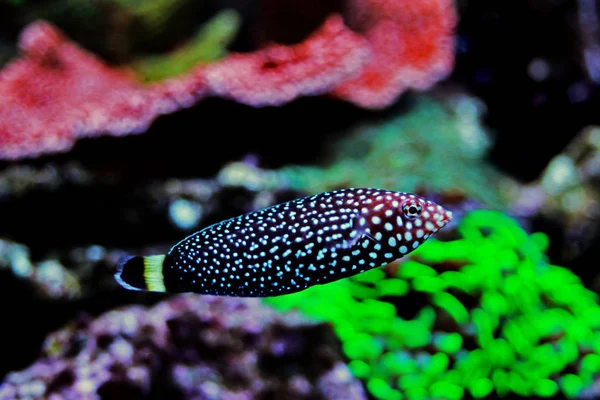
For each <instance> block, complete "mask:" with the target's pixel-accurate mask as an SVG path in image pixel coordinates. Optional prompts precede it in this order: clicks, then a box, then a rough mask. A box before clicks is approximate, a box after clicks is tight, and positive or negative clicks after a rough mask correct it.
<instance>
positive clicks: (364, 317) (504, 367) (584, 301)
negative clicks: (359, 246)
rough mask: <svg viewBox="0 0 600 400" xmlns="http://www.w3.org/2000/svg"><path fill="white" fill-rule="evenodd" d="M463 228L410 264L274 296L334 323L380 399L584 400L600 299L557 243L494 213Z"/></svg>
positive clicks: (592, 372) (353, 364)
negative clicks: (552, 245)
mask: <svg viewBox="0 0 600 400" xmlns="http://www.w3.org/2000/svg"><path fill="white" fill-rule="evenodd" d="M456 233H457V237H456V238H455V239H454V240H449V241H441V240H437V239H433V240H430V241H429V242H428V243H427V244H426V245H424V246H422V247H421V248H419V249H418V250H417V251H415V252H414V253H413V256H412V257H410V259H408V260H407V261H404V262H402V263H401V264H400V265H398V266H389V267H387V268H385V269H376V270H372V271H369V272H366V273H363V274H361V275H358V276H356V277H354V278H351V279H346V280H342V281H338V282H335V283H331V284H329V285H326V286H316V287H313V288H311V289H309V290H306V291H304V292H300V293H296V294H292V295H288V296H282V297H277V298H273V299H269V300H265V301H267V302H268V303H269V304H271V305H272V306H274V307H276V308H278V309H280V310H288V309H293V308H297V309H299V310H301V311H302V312H304V313H305V314H307V315H309V316H311V317H313V318H315V319H317V320H325V321H330V322H331V323H332V325H333V326H334V328H335V330H336V332H337V334H338V336H339V338H340V340H341V343H342V349H343V351H344V353H345V355H346V356H347V357H348V359H349V360H350V362H349V367H350V369H351V370H352V371H353V373H354V374H355V375H356V376H357V377H359V378H361V379H363V380H364V382H365V384H366V387H367V389H368V390H369V392H370V393H371V394H372V395H373V396H374V397H375V398H379V399H406V398H408V399H426V398H445V399H460V398H462V397H463V396H465V395H467V394H468V395H469V396H471V397H473V398H484V397H486V396H488V395H491V394H493V393H494V392H495V393H496V394H497V395H509V394H512V395H520V396H540V397H552V396H555V395H557V394H559V393H562V395H564V396H565V397H574V396H576V395H577V394H579V393H580V392H581V390H582V389H584V388H586V387H588V386H590V385H591V383H592V380H593V378H594V377H595V376H596V375H597V373H598V372H600V306H599V305H598V299H597V296H596V295H595V294H594V293H593V292H591V291H589V290H587V289H585V288H584V287H583V286H582V284H581V282H580V280H579V279H578V277H577V276H575V275H574V274H573V273H572V272H571V271H569V270H567V269H565V268H562V267H559V266H555V265H551V264H549V263H548V260H547V257H546V254H545V250H546V248H547V246H548V239H547V237H546V236H545V235H543V234H541V233H534V234H528V233H527V232H525V231H524V230H523V229H521V227H520V226H519V225H518V223H517V222H516V221H515V220H513V219H511V218H509V217H507V216H505V215H503V214H502V213H499V212H496V211H483V210H477V211H472V212H469V213H467V214H466V215H465V217H464V218H463V219H462V220H461V221H460V224H459V226H458V228H457V231H456ZM409 296H417V297H409ZM415 298H419V299H421V300H422V301H420V302H418V304H414V303H415V301H414V299H415ZM411 299H412V300H411ZM415 307H416V309H415V310H413V312H412V315H406V314H407V313H406V310H407V309H414V308H415Z"/></svg>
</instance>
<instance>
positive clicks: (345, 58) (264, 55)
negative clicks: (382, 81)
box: [204, 14, 370, 106]
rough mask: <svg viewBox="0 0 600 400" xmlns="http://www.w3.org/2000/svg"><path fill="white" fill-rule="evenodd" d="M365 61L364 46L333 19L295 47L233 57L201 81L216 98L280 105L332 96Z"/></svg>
mask: <svg viewBox="0 0 600 400" xmlns="http://www.w3.org/2000/svg"><path fill="white" fill-rule="evenodd" d="M369 55H370V52H369V47H368V43H367V41H366V40H365V39H364V38H362V37H361V36H359V35H358V34H356V33H354V32H352V31H351V30H349V29H348V28H346V26H345V25H344V23H343V22H342V18H341V17H340V16H339V15H336V14H334V15H332V16H330V17H329V18H328V19H327V20H326V21H325V23H324V24H323V26H322V27H321V28H320V29H319V30H318V31H316V32H315V33H314V34H313V35H312V36H311V37H310V38H309V39H307V40H306V41H304V42H302V43H300V44H298V45H294V46H284V45H276V46H270V47H268V48H265V49H262V50H259V51H257V52H254V53H252V54H234V55H231V56H229V57H228V58H226V59H225V60H223V61H221V62H217V63H215V64H213V65H211V66H208V67H207V68H206V69H205V71H204V75H205V77H206V80H207V84H208V87H209V88H210V90H211V92H212V93H214V94H216V95H217V96H220V97H227V98H232V99H235V100H236V101H239V102H241V103H245V104H249V105H252V106H265V105H280V104H284V103H287V102H289V101H291V100H293V99H295V98H297V97H299V96H304V95H318V94H323V93H326V92H328V91H330V90H331V89H333V88H334V87H335V86H337V85H339V84H340V83H342V82H343V81H344V80H346V79H348V78H349V77H350V75H353V74H356V73H357V72H358V71H360V70H361V68H362V67H363V65H365V64H366V62H367V61H368V57H369Z"/></svg>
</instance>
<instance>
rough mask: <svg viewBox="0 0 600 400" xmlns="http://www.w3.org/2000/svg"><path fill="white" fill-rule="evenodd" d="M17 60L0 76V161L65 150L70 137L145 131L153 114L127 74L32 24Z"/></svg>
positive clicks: (40, 24) (47, 26)
mask: <svg viewBox="0 0 600 400" xmlns="http://www.w3.org/2000/svg"><path fill="white" fill-rule="evenodd" d="M19 46H20V48H21V51H22V52H23V57H22V58H20V59H18V60H16V61H13V62H12V63H10V64H9V65H7V66H6V67H5V68H4V69H3V70H2V71H1V72H0V99H1V100H0V104H1V106H0V158H8V159H11V158H18V157H23V156H27V155H34V154H40V153H48V152H58V151H66V150H68V149H69V148H70V147H71V146H72V144H73V141H74V139H75V138H76V137H78V136H91V135H97V134H100V133H102V132H110V133H111V134H114V135H120V134H127V133H131V132H136V131H137V132H139V131H143V130H145V129H146V127H147V125H148V124H149V123H150V121H151V120H152V118H153V117H154V112H155V111H154V110H153V108H152V107H148V106H147V104H146V92H145V90H144V89H143V88H142V86H141V85H140V84H138V83H137V82H136V81H135V80H134V79H133V78H132V76H131V75H130V74H128V73H125V72H124V71H120V70H117V69H112V68H109V67H107V66H106V65H104V64H103V63H102V62H101V61H99V60H97V59H96V58H95V57H93V56H92V55H90V54H89V53H87V52H85V51H83V50H81V49H80V48H79V47H77V46H75V45H74V44H72V43H70V42H68V41H67V40H65V38H64V37H62V35H60V33H59V32H58V31H57V30H56V29H55V28H54V27H53V26H52V25H50V24H48V23H45V22H37V23H34V24H32V25H30V26H29V27H28V28H27V29H26V30H25V31H24V32H23V34H22V35H21V39H20V43H19Z"/></svg>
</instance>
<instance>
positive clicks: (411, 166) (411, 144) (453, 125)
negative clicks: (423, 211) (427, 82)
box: [280, 95, 512, 208]
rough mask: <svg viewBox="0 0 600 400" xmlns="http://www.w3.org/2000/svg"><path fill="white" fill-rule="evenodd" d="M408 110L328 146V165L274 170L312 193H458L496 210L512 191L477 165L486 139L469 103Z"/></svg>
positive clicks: (443, 102)
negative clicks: (365, 189) (348, 189)
mask: <svg viewBox="0 0 600 400" xmlns="http://www.w3.org/2000/svg"><path fill="white" fill-rule="evenodd" d="M413 99H414V103H413V104H411V105H410V107H409V110H407V112H406V113H403V114H402V115H400V116H397V117H395V118H393V119H391V120H386V121H384V122H382V123H372V124H369V125H365V126H362V127H359V128H357V129H356V130H354V131H353V132H351V133H350V134H349V135H345V136H344V139H343V140H342V141H341V142H340V143H337V144H335V145H334V146H332V147H333V150H332V152H331V154H332V157H331V159H329V160H327V161H328V162H329V166H328V167H325V168H323V167H320V166H294V167H288V168H284V169H282V170H281V171H280V172H281V173H282V175H284V176H285V177H286V179H287V180H288V181H289V184H290V186H291V187H293V188H295V189H298V190H301V191H306V192H308V193H317V192H321V191H328V190H331V189H335V188H339V187H352V186H354V187H361V186H362V187H379V188H386V189H390V190H401V191H417V190H418V189H420V188H428V189H430V190H432V191H436V192H444V191H458V192H461V193H464V194H466V195H467V196H468V197H469V198H475V199H478V200H480V201H482V202H484V203H485V204H487V205H489V206H491V207H494V208H500V207H502V206H503V205H505V204H507V201H508V199H507V196H506V194H507V193H508V191H507V190H506V188H508V187H510V186H512V183H510V184H509V183H508V180H507V178H505V177H504V176H502V175H501V174H500V173H498V172H496V171H495V170H494V169H493V168H492V167H491V166H489V165H487V164H486V163H485V162H484V157H485V156H486V154H487V151H488V149H489V148H490V146H491V144H492V143H491V140H490V138H489V136H488V134H487V132H485V131H484V129H483V128H482V126H481V114H482V113H483V106H482V105H481V104H480V103H479V102H478V101H477V100H476V99H474V98H470V97H467V96H465V95H453V96H451V97H449V98H446V99H436V98H433V97H428V96H415V97H414V98H413Z"/></svg>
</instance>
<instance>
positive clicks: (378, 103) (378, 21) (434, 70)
mask: <svg viewBox="0 0 600 400" xmlns="http://www.w3.org/2000/svg"><path fill="white" fill-rule="evenodd" d="M346 14H347V18H348V23H349V24H350V26H351V27H352V28H354V29H356V30H358V31H360V32H363V33H364V35H365V37H366V38H367V39H368V40H369V43H370V45H371V49H372V51H373V58H372V60H371V62H370V63H369V64H368V65H367V66H366V67H365V68H364V69H363V70H362V71H361V73H360V75H358V76H357V77H355V78H353V79H350V80H348V81H346V82H344V83H342V84H341V85H340V86H338V87H337V88H336V89H335V90H334V91H333V92H332V95H333V96H336V97H338V98H342V99H345V100H348V101H351V102H353V103H355V104H357V105H359V106H361V107H365V108H381V107H385V106H388V105H389V104H391V103H392V102H393V101H394V100H396V98H397V97H398V96H399V95H400V94H401V93H402V92H404V91H405V90H406V89H409V88H414V89H428V88H429V87H431V86H432V85H433V84H434V83H435V82H437V81H438V80H440V79H443V78H444V77H446V76H447V75H448V74H449V73H450V72H451V70H452V68H453V67H454V36H453V31H454V27H455V25H456V20H457V17H456V14H455V11H454V5H453V4H452V1H451V0H416V1H415V0H350V1H349V5H348V10H347V13H346Z"/></svg>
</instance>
